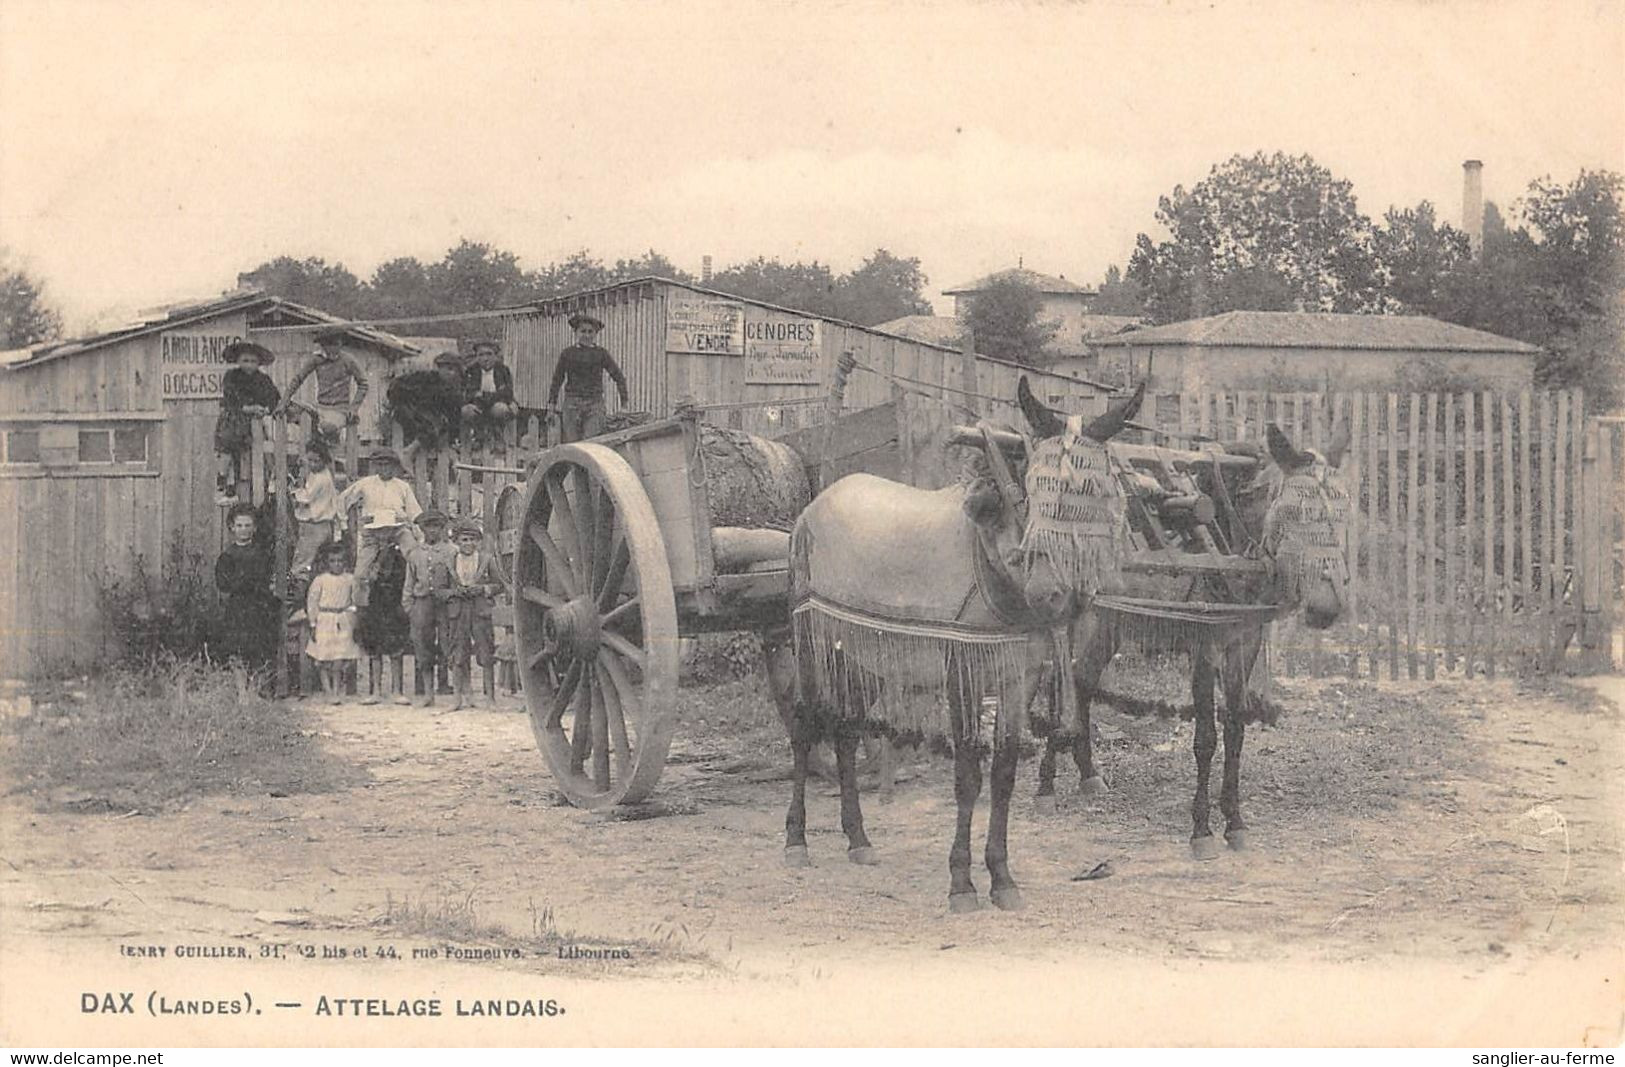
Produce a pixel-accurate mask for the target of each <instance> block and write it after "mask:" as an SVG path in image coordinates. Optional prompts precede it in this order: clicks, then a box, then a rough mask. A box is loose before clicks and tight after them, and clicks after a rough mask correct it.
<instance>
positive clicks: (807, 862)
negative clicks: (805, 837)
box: [784, 845, 812, 867]
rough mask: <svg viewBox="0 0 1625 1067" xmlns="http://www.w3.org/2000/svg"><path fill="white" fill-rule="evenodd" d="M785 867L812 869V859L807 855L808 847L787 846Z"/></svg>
mask: <svg viewBox="0 0 1625 1067" xmlns="http://www.w3.org/2000/svg"><path fill="white" fill-rule="evenodd" d="M784 865H785V866H786V867H811V866H812V857H811V856H809V855H807V846H806V845H786V846H785V847H784Z"/></svg>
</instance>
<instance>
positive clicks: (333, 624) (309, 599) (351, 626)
mask: <svg viewBox="0 0 1625 1067" xmlns="http://www.w3.org/2000/svg"><path fill="white" fill-rule="evenodd" d="M316 562H317V565H318V566H319V567H321V568H322V569H323V573H321V574H318V575H317V576H316V577H315V578H314V579H312V580H311V583H310V592H308V593H306V594H305V614H306V617H307V619H308V625H309V627H310V643H309V644H307V645H306V646H305V654H306V655H307V656H309V657H310V658H311V659H313V660H315V661H316V664H317V666H319V667H320V668H321V672H322V691H323V692H325V693H326V694H327V697H328V700H329V702H331V703H334V704H340V703H343V698H342V697H341V696H339V682H340V679H341V677H342V675H343V669H344V664H345V663H346V662H350V663H355V662H356V661H357V660H359V659H360V658H361V650H360V649H359V648H357V647H356V643H355V637H354V636H353V634H354V631H355V576H354V575H351V574H346V573H344V546H343V545H339V544H331V545H328V546H326V547H325V548H323V549H322V550H321V551H320V552H318V553H317V555H316Z"/></svg>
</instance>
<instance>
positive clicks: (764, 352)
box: [745, 318, 824, 385]
mask: <svg viewBox="0 0 1625 1067" xmlns="http://www.w3.org/2000/svg"><path fill="white" fill-rule="evenodd" d="M822 326H823V323H821V322H820V321H819V320H817V319H781V318H775V319H751V320H750V321H748V322H746V323H745V382H746V383H747V384H749V385H817V384H818V383H819V381H820V380H822V379H821V373H820V372H821V371H822V369H823V353H824V348H823V330H822V328H821V327H822Z"/></svg>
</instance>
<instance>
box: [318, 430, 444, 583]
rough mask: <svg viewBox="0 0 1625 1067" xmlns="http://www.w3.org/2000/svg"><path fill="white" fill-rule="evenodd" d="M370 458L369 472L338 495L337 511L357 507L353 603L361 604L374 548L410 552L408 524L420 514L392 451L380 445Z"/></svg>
mask: <svg viewBox="0 0 1625 1067" xmlns="http://www.w3.org/2000/svg"><path fill="white" fill-rule="evenodd" d="M371 459H372V473H371V474H369V475H367V476H366V477H365V478H358V479H357V480H356V481H354V482H352V483H351V484H350V487H349V488H347V489H345V490H344V492H343V493H342V494H340V495H339V509H340V510H341V511H344V512H348V511H349V510H350V509H351V508H353V507H355V506H356V505H358V504H359V505H360V506H361V525H362V531H361V547H360V548H358V549H357V550H356V560H355V580H356V603H357V604H361V605H365V604H366V603H367V600H368V598H369V596H370V588H371V585H372V575H373V561H374V560H375V559H377V557H378V550H379V549H380V548H382V547H383V546H384V545H385V544H388V543H390V542H393V543H394V544H395V547H397V548H399V549H400V550H401V554H402V555H406V554H408V553H410V552H411V551H412V546H413V545H415V544H416V543H417V539H416V538H415V537H414V536H413V535H412V527H411V525H410V523H411V522H412V520H413V519H416V518H417V517H418V516H419V515H421V514H423V508H422V507H421V506H419V504H418V497H417V494H416V493H414V492H413V491H412V486H411V484H410V483H409V482H407V481H406V480H405V479H403V478H401V477H400V474H401V461H400V459H399V458H398V457H397V456H396V455H395V450H394V449H392V448H388V447H385V446H382V445H380V446H379V447H377V448H375V449H373V450H372V455H371Z"/></svg>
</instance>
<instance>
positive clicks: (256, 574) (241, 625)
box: [210, 504, 280, 684]
mask: <svg viewBox="0 0 1625 1067" xmlns="http://www.w3.org/2000/svg"><path fill="white" fill-rule="evenodd" d="M257 527H258V523H257V522H256V521H255V518H254V508H253V506H252V505H250V504H237V505H235V506H234V507H232V509H231V511H229V512H228V513H227V514H226V529H227V531H228V533H229V535H230V537H231V541H230V543H229V544H227V545H226V549H225V551H224V552H221V553H220V558H219V559H217V560H216V561H215V564H214V584H215V585H216V586H217V587H218V588H219V589H220V593H221V600H220V615H221V625H220V632H219V635H218V637H217V638H216V640H214V641H212V642H210V652H211V654H212V655H214V656H215V657H217V658H218V659H220V660H221V661H231V662H235V663H237V664H239V665H241V669H243V675H242V677H241V678H240V679H239V680H240V681H242V682H244V683H245V684H246V676H247V675H246V669H248V668H256V667H261V666H264V665H265V663H266V662H268V661H269V660H270V658H271V656H272V655H273V654H274V652H275V650H276V649H277V648H278V647H279V644H278V641H277V619H278V617H279V615H280V612H279V610H278V608H279V605H278V604H277V602H276V599H275V598H274V597H272V596H271V556H270V553H268V552H267V551H266V550H265V547H264V546H263V545H261V544H259V543H257V542H256V541H255V539H254V533H255V530H256V529H257Z"/></svg>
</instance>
